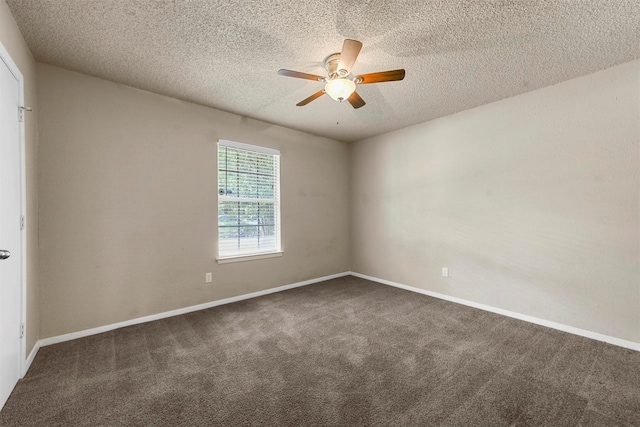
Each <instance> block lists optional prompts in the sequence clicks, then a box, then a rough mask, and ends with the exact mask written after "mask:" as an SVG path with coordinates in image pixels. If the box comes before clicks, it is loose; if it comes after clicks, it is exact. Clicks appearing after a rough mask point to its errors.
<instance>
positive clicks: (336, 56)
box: [324, 52, 349, 77]
mask: <svg viewBox="0 0 640 427" xmlns="http://www.w3.org/2000/svg"><path fill="white" fill-rule="evenodd" d="M339 64H340V52H338V53H332V54H331V55H329V56H327V57H326V58H325V59H324V69H325V70H327V73H328V74H329V76H330V77H333V76H334V75H335V74H337V75H339V76H340V77H346V76H347V75H348V74H349V73H348V72H347V71H346V70H338V65H339Z"/></svg>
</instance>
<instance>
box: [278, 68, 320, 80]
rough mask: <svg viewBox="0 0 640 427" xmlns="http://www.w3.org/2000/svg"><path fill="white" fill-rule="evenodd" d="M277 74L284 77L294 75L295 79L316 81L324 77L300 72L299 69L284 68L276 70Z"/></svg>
mask: <svg viewBox="0 0 640 427" xmlns="http://www.w3.org/2000/svg"><path fill="white" fill-rule="evenodd" d="M278 74H279V75H281V76H286V77H295V78H297V79H307V80H314V81H316V82H317V81H320V80H321V79H323V78H324V77H322V76H316V75H315V74H308V73H301V72H300V71H291V70H285V69H281V70H278Z"/></svg>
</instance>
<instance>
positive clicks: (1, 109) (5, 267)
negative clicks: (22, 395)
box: [0, 46, 22, 408]
mask: <svg viewBox="0 0 640 427" xmlns="http://www.w3.org/2000/svg"><path fill="white" fill-rule="evenodd" d="M0 47H2V46H0ZM2 51H4V48H3V49H1V50H0V251H1V252H0V408H2V407H3V406H4V404H5V402H6V400H7V398H8V397H9V395H10V394H11V391H12V390H13V387H14V386H15V385H16V383H17V382H18V379H19V378H20V377H21V375H20V369H21V363H20V362H21V361H20V358H21V356H20V354H21V351H20V345H21V337H20V335H21V333H20V324H21V274H22V264H21V258H22V243H21V231H20V215H21V206H22V200H21V192H22V191H21V179H20V177H21V171H20V164H21V159H20V158H21V150H20V122H19V118H18V114H19V106H20V81H19V80H18V79H17V78H16V76H15V75H14V74H13V73H12V72H11V70H10V67H9V65H7V62H5V61H9V59H7V58H6V57H5V56H6V54H3V52H2ZM11 68H13V66H12V67H11Z"/></svg>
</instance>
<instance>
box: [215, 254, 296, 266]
mask: <svg viewBox="0 0 640 427" xmlns="http://www.w3.org/2000/svg"><path fill="white" fill-rule="evenodd" d="M283 253H284V252H282V251H277V252H268V253H264V254H256V253H253V254H249V255H235V256H228V257H224V258H216V261H217V262H218V264H228V263H230V262H242V261H252V260H254V259H265V258H275V257H279V256H282V254H283Z"/></svg>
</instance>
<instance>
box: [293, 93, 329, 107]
mask: <svg viewBox="0 0 640 427" xmlns="http://www.w3.org/2000/svg"><path fill="white" fill-rule="evenodd" d="M322 95H324V89H322V90H319V91H318V92H316V93H314V94H313V95H311V96H310V97H308V98H305V99H303V100H302V101H300V102H298V103H297V104H296V105H297V106H298V107H304V106H305V105H307V104H308V103H310V102H311V101H313V100H315V99H318V98H320V97H321V96H322Z"/></svg>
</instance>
